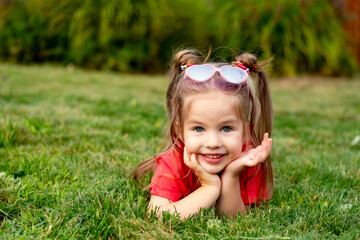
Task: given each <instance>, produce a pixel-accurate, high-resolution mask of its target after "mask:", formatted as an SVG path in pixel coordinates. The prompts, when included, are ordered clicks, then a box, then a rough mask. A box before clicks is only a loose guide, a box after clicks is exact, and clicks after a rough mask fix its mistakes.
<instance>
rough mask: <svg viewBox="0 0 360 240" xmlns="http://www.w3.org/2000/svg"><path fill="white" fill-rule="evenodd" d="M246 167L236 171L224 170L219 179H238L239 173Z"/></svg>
mask: <svg viewBox="0 0 360 240" xmlns="http://www.w3.org/2000/svg"><path fill="white" fill-rule="evenodd" d="M245 168H246V167H245V166H243V167H241V168H237V169H236V170H235V169H233V170H230V169H229V168H225V169H224V171H223V172H222V173H221V179H222V178H223V177H227V178H238V177H239V175H240V173H241V172H242V171H244V169H245Z"/></svg>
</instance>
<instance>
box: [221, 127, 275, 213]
mask: <svg viewBox="0 0 360 240" xmlns="http://www.w3.org/2000/svg"><path fill="white" fill-rule="evenodd" d="M271 147H272V139H271V138H269V136H268V134H267V133H266V134H265V135H264V140H263V141H262V143H261V145H259V146H257V147H256V148H254V149H250V150H247V151H245V152H243V153H242V154H241V155H240V157H239V158H237V159H235V160H234V161H232V162H231V163H230V164H229V165H228V166H227V167H226V168H225V169H224V171H223V173H222V174H221V182H222V187H221V193H220V197H219V199H218V201H217V204H216V206H217V209H218V211H219V213H220V214H225V215H231V216H236V215H237V213H238V212H240V213H244V212H245V211H246V210H248V209H249V206H248V205H245V204H244V202H243V200H242V198H241V191H240V183H239V175H240V173H241V172H242V171H243V170H244V169H245V168H246V167H253V166H256V165H258V164H259V163H262V162H264V161H265V160H266V158H267V157H268V156H269V154H270V151H271Z"/></svg>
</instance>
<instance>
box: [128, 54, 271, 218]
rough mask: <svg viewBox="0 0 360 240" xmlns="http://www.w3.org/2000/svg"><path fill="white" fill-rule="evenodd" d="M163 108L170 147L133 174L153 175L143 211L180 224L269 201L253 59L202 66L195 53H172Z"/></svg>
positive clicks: (265, 121) (265, 137)
mask: <svg viewBox="0 0 360 240" xmlns="http://www.w3.org/2000/svg"><path fill="white" fill-rule="evenodd" d="M249 74H251V75H252V78H250V76H249ZM252 79H254V80H255V82H254V83H253V82H252ZM254 86H256V87H254ZM255 88H256V89H255ZM166 104H167V111H168V118H169V128H168V132H167V134H168V135H169V136H170V141H169V144H168V146H167V147H166V149H165V150H164V151H163V152H162V153H159V154H157V155H155V156H154V157H152V158H149V159H147V160H145V161H144V162H142V163H141V164H140V165H139V166H138V167H137V168H136V169H135V170H134V172H133V175H134V178H135V179H136V180H138V179H139V178H141V177H142V176H143V175H144V174H146V173H147V172H149V171H151V170H153V169H155V173H154V176H153V177H152V180H151V184H150V185H149V189H150V193H151V198H150V202H149V211H152V210H155V211H157V214H158V215H159V216H161V214H162V213H163V212H164V211H169V212H170V213H177V214H179V215H180V217H181V218H182V219H185V218H187V217H189V216H190V215H192V214H195V213H197V212H199V211H200V209H201V208H203V209H209V208H210V207H212V206H213V205H215V206H216V209H217V211H218V212H219V213H220V214H222V215H231V216H236V215H237V214H238V212H241V213H244V212H245V211H246V210H248V209H249V208H250V207H251V206H252V205H254V204H259V203H261V202H264V201H266V200H268V199H269V198H271V196H272V192H273V173H272V166H271V162H270V151H271V146H272V139H271V138H269V134H271V130H272V123H273V113H272V105H271V99H270V94H269V89H268V84H267V78H266V74H265V71H264V70H263V69H262V68H261V66H260V65H259V64H258V63H257V59H256V57H255V56H254V55H251V54H242V55H240V56H239V57H238V58H237V59H236V61H235V62H233V63H232V64H231V65H229V64H227V63H203V62H202V60H201V55H200V54H199V53H198V52H196V51H194V50H182V51H180V52H178V53H177V54H175V56H174V59H173V63H172V66H171V70H170V84H169V87H168V91H167V96H166Z"/></svg>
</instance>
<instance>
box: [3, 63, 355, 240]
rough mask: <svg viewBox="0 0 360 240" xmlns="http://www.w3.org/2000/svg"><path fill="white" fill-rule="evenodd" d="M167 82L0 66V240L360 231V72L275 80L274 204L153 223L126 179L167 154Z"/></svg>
mask: <svg viewBox="0 0 360 240" xmlns="http://www.w3.org/2000/svg"><path fill="white" fill-rule="evenodd" d="M166 84H167V79H166V78H165V77H164V76H148V75H124V74H115V73H100V72H85V71H81V70H77V69H75V70H71V69H66V68H60V67H53V66H31V67H25V66H19V65H11V64H0V238H4V239H8V238H10V239H33V238H34V239H48V238H59V239H75V238H76V239H77V238H80V239H100V238H102V239H108V238H110V239H111V238H113V239H117V238H120V239H128V238H141V239H148V238H152V239H158V238H165V239H184V238H195V239H202V238H206V239H208V238H210V239H219V238H221V239H227V238H237V239H243V238H250V239H263V238H264V239H279V238H283V239H290V238H291V239H292V238H304V239H309V238H310V239H314V238H318V239H324V238H337V237H340V238H344V239H356V238H360V226H359V222H360V204H359V201H360V146H359V144H358V143H355V144H352V141H353V139H354V138H355V137H356V136H358V135H360V128H359V127H360V125H359V123H360V94H359V89H360V79H349V80H346V79H318V78H313V77H307V78H301V79H298V80H297V81H295V80H284V79H283V80H279V79H277V80H276V81H272V83H271V87H272V95H273V102H274V109H275V114H276V117H275V126H274V133H273V136H272V137H273V139H274V148H273V152H272V159H273V166H274V173H275V191H274V197H273V199H272V201H270V202H269V203H268V204H267V205H266V206H264V207H262V208H260V209H252V210H250V211H249V212H248V213H247V214H245V215H243V216H240V215H239V216H238V217H237V218H227V219H226V218H219V217H217V216H216V214H215V211H214V209H210V210H208V211H202V212H201V213H200V214H199V215H195V216H193V217H191V218H190V219H188V220H187V221H185V222H181V221H180V220H179V218H177V217H176V216H170V215H166V216H164V217H163V218H162V219H157V218H155V217H150V218H146V217H145V212H146V205H147V199H148V198H149V193H148V192H147V191H142V190H141V188H140V187H139V186H138V185H136V184H135V183H134V182H133V181H132V180H130V179H129V178H128V176H129V173H130V171H131V170H132V169H133V167H135V166H136V164H138V163H139V162H140V161H141V160H143V159H145V158H147V157H149V156H151V155H152V154H154V153H156V152H157V151H159V150H161V146H159V145H161V142H162V134H163V127H164V126H165V124H166V120H165V116H166V113H165V110H164V94H165V90H166ZM150 177H151V176H147V178H146V180H149V179H150Z"/></svg>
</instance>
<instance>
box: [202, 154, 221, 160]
mask: <svg viewBox="0 0 360 240" xmlns="http://www.w3.org/2000/svg"><path fill="white" fill-rule="evenodd" d="M224 155H225V154H203V156H205V157H207V158H211V159H216V158H221V157H222V156H224Z"/></svg>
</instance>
